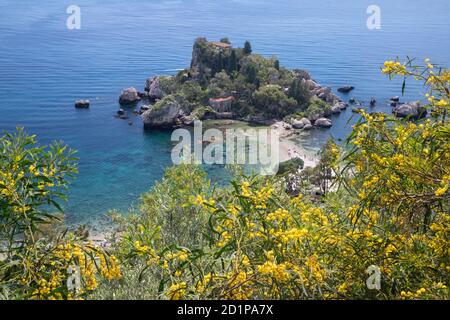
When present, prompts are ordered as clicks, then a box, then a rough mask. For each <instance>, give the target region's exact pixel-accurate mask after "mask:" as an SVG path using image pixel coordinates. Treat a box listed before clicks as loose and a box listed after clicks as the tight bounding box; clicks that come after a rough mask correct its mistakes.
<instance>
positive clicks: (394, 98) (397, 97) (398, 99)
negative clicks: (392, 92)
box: [391, 96, 400, 102]
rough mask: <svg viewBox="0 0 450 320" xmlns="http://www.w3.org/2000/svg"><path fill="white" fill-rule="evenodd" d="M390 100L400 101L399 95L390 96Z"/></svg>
mask: <svg viewBox="0 0 450 320" xmlns="http://www.w3.org/2000/svg"><path fill="white" fill-rule="evenodd" d="M391 101H392V102H399V101H400V97H399V96H395V97H392V98H391Z"/></svg>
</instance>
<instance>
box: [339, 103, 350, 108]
mask: <svg viewBox="0 0 450 320" xmlns="http://www.w3.org/2000/svg"><path fill="white" fill-rule="evenodd" d="M347 107H348V104H347V103H345V102H339V108H340V109H341V110H345V109H347Z"/></svg>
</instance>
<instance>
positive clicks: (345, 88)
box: [338, 86, 355, 93]
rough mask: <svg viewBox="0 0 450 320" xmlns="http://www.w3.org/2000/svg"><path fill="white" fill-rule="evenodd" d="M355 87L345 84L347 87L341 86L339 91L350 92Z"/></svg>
mask: <svg viewBox="0 0 450 320" xmlns="http://www.w3.org/2000/svg"><path fill="white" fill-rule="evenodd" d="M353 89H355V87H352V86H345V87H341V88H339V89H338V91H339V92H342V93H349V92H350V91H352V90H353Z"/></svg>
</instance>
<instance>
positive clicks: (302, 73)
mask: <svg viewBox="0 0 450 320" xmlns="http://www.w3.org/2000/svg"><path fill="white" fill-rule="evenodd" d="M292 73H293V74H294V77H295V78H297V79H299V80H305V81H308V80H311V75H310V74H309V72H308V71H306V70H301V69H294V70H292Z"/></svg>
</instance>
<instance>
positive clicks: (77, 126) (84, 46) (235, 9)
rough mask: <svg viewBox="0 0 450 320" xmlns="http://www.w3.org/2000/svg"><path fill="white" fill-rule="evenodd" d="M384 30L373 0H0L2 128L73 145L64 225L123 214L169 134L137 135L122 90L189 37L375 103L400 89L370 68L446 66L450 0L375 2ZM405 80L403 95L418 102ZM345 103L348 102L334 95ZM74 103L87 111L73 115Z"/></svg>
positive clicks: (172, 56) (154, 70)
mask: <svg viewBox="0 0 450 320" xmlns="http://www.w3.org/2000/svg"><path fill="white" fill-rule="evenodd" d="M376 2H377V4H378V5H379V6H380V7H381V19H382V20H381V23H382V25H381V26H382V29H381V30H372V31H371V30H368V29H367V27H366V19H367V17H368V15H367V14H366V9H367V7H368V6H369V5H371V4H372V3H373V1H366V0H359V1H349V0H348V1H332V0H317V1H313V2H311V1H298V0H278V1H265V0H234V1H233V0H221V1H200V0H184V1H181V0H179V1H160V0H152V1H145V0H135V1H118V0H110V1H107V2H106V1H99V0H89V1H88V0H77V1H61V0H51V1H45V3H44V2H43V1H41V2H39V3H38V2H37V1H31V0H22V1H12V0H1V1H0V70H1V77H0V111H1V116H0V128H1V129H6V130H12V129H14V128H15V127H16V126H24V127H26V128H27V130H28V131H29V132H30V133H33V134H37V135H38V136H39V138H40V140H41V141H42V142H43V143H47V142H49V141H51V140H55V139H62V140H64V141H65V142H66V143H68V144H69V145H70V146H71V147H72V148H75V149H77V150H78V156H79V157H80V159H81V160H80V164H79V170H80V174H79V177H78V179H77V180H76V181H75V182H74V184H73V185H72V188H71V192H70V200H69V202H68V203H67V204H66V205H65V209H66V211H67V215H68V221H69V222H70V223H78V222H86V221H90V220H92V219H95V218H98V217H101V216H102V215H103V214H104V213H105V212H106V211H107V210H109V209H113V208H115V209H118V210H122V211H124V210H126V209H127V208H128V207H129V206H130V204H131V203H133V202H135V201H136V200H137V199H138V197H139V195H140V194H141V193H142V192H144V191H146V190H148V189H149V188H150V187H151V185H152V184H153V183H154V181H155V180H157V179H159V178H160V177H161V175H162V173H163V169H164V167H165V166H167V165H169V164H170V147H171V146H170V143H169V134H168V133H163V132H144V131H143V130H142V126H141V123H140V120H139V119H138V118H133V119H131V121H132V122H133V123H132V125H129V124H128V121H122V120H117V119H115V118H114V117H113V114H114V113H115V112H116V110H117V109H118V107H119V106H118V103H117V99H118V96H119V94H120V92H121V90H122V89H123V88H126V87H129V86H136V87H137V88H139V89H142V88H143V86H144V81H145V79H146V78H147V77H149V76H152V75H157V74H173V73H175V72H176V70H178V69H181V68H184V67H186V66H188V65H189V62H190V56H191V48H192V44H193V41H194V40H195V38H196V37H198V36H206V37H208V38H210V39H218V38H220V37H223V36H227V37H229V38H230V39H231V40H232V42H233V43H234V44H235V45H242V44H243V42H244V41H245V40H246V39H249V40H251V42H252V45H253V48H254V51H255V52H259V53H262V54H264V55H266V56H270V55H277V56H278V57H279V59H280V60H281V63H282V64H283V65H285V66H287V67H292V68H294V67H295V68H305V69H308V70H309V71H310V72H311V73H312V75H313V77H314V78H315V79H316V80H317V81H319V82H320V83H321V84H322V85H326V86H331V87H332V88H334V89H336V88H337V87H339V86H342V85H347V84H350V85H354V86H355V87H356V89H355V90H354V91H353V92H352V93H351V95H350V96H354V97H356V98H358V99H360V100H365V101H367V100H369V99H370V97H372V96H374V97H376V98H377V100H378V101H379V104H378V105H377V107H376V108H375V110H378V111H388V112H389V111H390V108H389V107H388V106H387V100H388V99H389V97H391V96H393V95H399V93H400V87H401V83H400V82H399V81H393V82H389V81H388V80H387V79H386V78H385V77H384V76H382V75H380V72H379V67H380V65H381V64H382V62H383V61H384V60H385V59H386V58H391V59H392V58H395V57H396V56H401V57H404V56H406V55H409V56H411V57H418V58H421V59H422V58H425V57H429V58H431V59H432V60H433V61H434V62H436V63H441V64H445V65H447V66H448V65H450V58H449V52H450V44H449V41H448V35H449V34H450V26H449V23H448V21H449V16H450V9H449V6H448V1H444V0H440V1H438V0H434V1H424V0H415V1H407V0H396V1H392V0H391V1H388V0H378V1H376ZM71 4H76V5H79V6H80V7H81V10H82V11H81V14H82V16H81V19H82V20H81V30H72V31H71V30H68V29H67V28H66V18H67V16H68V15H67V14H66V8H67V7H68V6H69V5H71ZM421 90H422V88H421V87H420V86H419V85H413V84H412V83H408V86H407V95H406V97H405V98H404V99H403V100H405V101H407V100H413V99H418V98H420V93H421ZM343 97H344V98H346V99H347V98H348V97H346V96H343ZM79 98H87V99H90V100H91V101H92V106H91V108H90V109H89V110H75V109H74V108H73V102H74V100H76V99H79ZM350 116H351V111H350V110H347V111H346V112H345V113H344V114H342V115H341V116H340V117H334V118H333V121H334V127H333V128H332V129H331V130H314V131H312V132H310V133H307V134H305V135H302V137H301V139H300V142H301V143H302V144H303V145H304V146H305V147H306V148H308V149H309V150H315V149H317V148H318V147H319V146H320V145H321V144H322V143H323V142H324V141H326V140H327V139H328V138H329V137H330V136H333V137H335V138H343V137H345V135H346V134H347V133H348V132H349V125H347V121H348V119H349V117H350Z"/></svg>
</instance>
